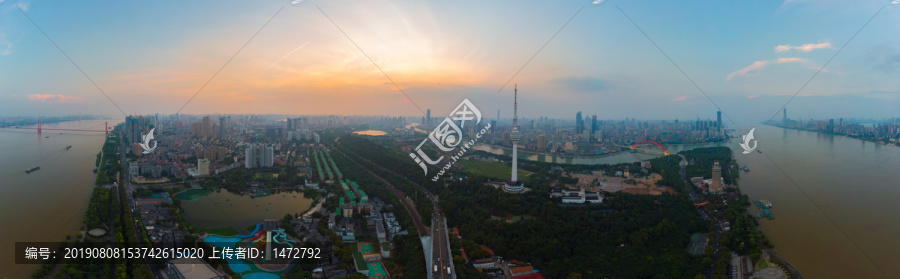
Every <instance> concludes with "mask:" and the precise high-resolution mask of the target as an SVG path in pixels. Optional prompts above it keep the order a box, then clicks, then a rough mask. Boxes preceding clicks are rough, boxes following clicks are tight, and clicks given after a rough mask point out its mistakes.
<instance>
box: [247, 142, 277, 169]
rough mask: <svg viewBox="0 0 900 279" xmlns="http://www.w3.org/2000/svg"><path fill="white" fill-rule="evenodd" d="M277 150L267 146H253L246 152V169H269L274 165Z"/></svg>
mask: <svg viewBox="0 0 900 279" xmlns="http://www.w3.org/2000/svg"><path fill="white" fill-rule="evenodd" d="M274 153H275V148H274V147H272V146H266V145H251V146H248V147H247V149H245V150H244V167H245V168H248V169H252V168H260V167H261V168H267V167H271V166H272V165H274V163H275V162H274V159H275V156H274Z"/></svg>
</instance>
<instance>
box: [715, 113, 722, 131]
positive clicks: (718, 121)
mask: <svg viewBox="0 0 900 279" xmlns="http://www.w3.org/2000/svg"><path fill="white" fill-rule="evenodd" d="M716 128H718V132H719V133H721V132H722V111H716Z"/></svg>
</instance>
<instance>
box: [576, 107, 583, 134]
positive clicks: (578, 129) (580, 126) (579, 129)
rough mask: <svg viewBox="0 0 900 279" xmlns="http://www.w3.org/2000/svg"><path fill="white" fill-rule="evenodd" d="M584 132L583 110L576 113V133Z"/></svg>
mask: <svg viewBox="0 0 900 279" xmlns="http://www.w3.org/2000/svg"><path fill="white" fill-rule="evenodd" d="M583 132H584V119H582V118H581V112H580V111H579V112H577V113H575V133H576V134H581V133H583Z"/></svg>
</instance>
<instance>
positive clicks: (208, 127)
mask: <svg viewBox="0 0 900 279" xmlns="http://www.w3.org/2000/svg"><path fill="white" fill-rule="evenodd" d="M200 134H201V136H203V137H205V138H210V137H211V135H212V121H210V120H209V116H204V117H203V126H202V130H201V132H200Z"/></svg>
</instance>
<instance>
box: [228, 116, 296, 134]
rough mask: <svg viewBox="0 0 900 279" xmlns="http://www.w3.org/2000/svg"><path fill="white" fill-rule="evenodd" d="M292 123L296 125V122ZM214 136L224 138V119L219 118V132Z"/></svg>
mask: <svg viewBox="0 0 900 279" xmlns="http://www.w3.org/2000/svg"><path fill="white" fill-rule="evenodd" d="M294 123H295V124H296V121H295V122H294ZM216 135H217V136H218V137H220V138H221V137H223V136H225V117H219V130H218V132H217V133H216Z"/></svg>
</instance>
